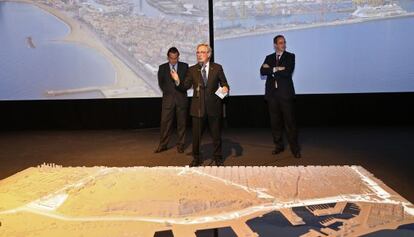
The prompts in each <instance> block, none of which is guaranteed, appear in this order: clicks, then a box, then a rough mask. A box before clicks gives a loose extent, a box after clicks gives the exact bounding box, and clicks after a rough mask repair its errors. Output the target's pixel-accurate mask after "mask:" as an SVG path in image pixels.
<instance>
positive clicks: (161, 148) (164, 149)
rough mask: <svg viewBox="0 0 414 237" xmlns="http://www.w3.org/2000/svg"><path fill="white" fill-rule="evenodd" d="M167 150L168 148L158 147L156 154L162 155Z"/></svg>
mask: <svg viewBox="0 0 414 237" xmlns="http://www.w3.org/2000/svg"><path fill="white" fill-rule="evenodd" d="M166 150H167V147H158V148H157V150H155V151H154V153H160V152H163V151H166Z"/></svg>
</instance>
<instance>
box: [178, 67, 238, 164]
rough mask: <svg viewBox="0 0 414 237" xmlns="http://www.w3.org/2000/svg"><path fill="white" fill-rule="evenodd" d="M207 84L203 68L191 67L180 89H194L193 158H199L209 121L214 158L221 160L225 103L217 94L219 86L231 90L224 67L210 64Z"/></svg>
mask: <svg viewBox="0 0 414 237" xmlns="http://www.w3.org/2000/svg"><path fill="white" fill-rule="evenodd" d="M208 70H209V71H208V80H207V84H206V85H204V81H203V79H202V75H201V66H200V65H199V64H196V65H194V66H191V67H190V68H189V69H188V71H187V74H186V76H185V80H184V82H183V83H180V85H179V87H180V88H181V89H182V90H188V89H189V88H191V87H193V89H194V95H193V99H192V101H191V109H190V115H191V116H192V117H193V156H194V158H195V159H198V158H199V154H200V140H201V136H202V134H203V131H204V127H205V123H206V122H207V121H208V125H209V128H210V135H211V137H212V139H213V143H214V158H215V159H221V158H222V153H221V144H222V141H221V119H222V116H223V101H222V99H221V98H220V97H218V96H217V95H216V94H215V92H216V91H217V89H218V87H219V85H220V86H226V87H227V88H229V89H230V87H229V85H228V83H227V79H226V76H225V75H224V71H223V67H222V66H221V65H220V64H217V63H213V62H210V63H209V69H208Z"/></svg>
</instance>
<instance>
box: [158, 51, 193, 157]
mask: <svg viewBox="0 0 414 237" xmlns="http://www.w3.org/2000/svg"><path fill="white" fill-rule="evenodd" d="M179 56H180V52H179V51H178V49H177V48H175V47H172V48H170V49H169V50H168V52H167V57H168V62H167V63H164V64H162V65H160V66H159V69H158V85H159V86H160V88H161V91H162V111H161V124H160V127H161V134H160V144H159V146H158V148H157V149H156V150H155V152H156V153H159V152H162V151H165V150H167V148H168V142H169V140H170V137H171V133H172V130H173V120H174V117H176V121H177V151H178V153H183V152H184V143H185V128H186V120H187V108H188V98H187V92H186V91H182V90H179V89H178V88H177V87H176V86H175V81H174V79H173V78H172V76H171V75H172V72H174V73H176V74H178V75H179V76H180V78H184V76H185V74H186V73H187V70H188V64H187V63H183V62H179Z"/></svg>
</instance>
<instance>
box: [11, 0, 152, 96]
mask: <svg viewBox="0 0 414 237" xmlns="http://www.w3.org/2000/svg"><path fill="white" fill-rule="evenodd" d="M10 2H17V3H25V4H32V5H34V6H37V7H39V8H41V9H43V10H44V11H46V12H48V13H50V14H52V15H54V16H55V17H57V18H58V19H60V20H61V21H63V22H64V23H66V24H67V25H68V26H69V28H70V33H69V34H68V35H66V36H65V37H64V38H63V39H59V40H62V41H66V42H71V43H79V44H81V45H85V46H87V47H90V48H92V49H94V50H96V51H98V52H99V53H100V54H101V55H103V56H104V57H105V58H106V59H107V60H108V61H109V62H110V63H111V64H112V66H113V67H114V70H115V74H116V78H115V84H113V85H108V86H104V87H85V88H68V89H65V90H52V91H45V93H46V94H47V95H48V96H58V95H63V94H72V93H82V92H89V91H100V92H101V93H102V94H103V95H104V96H105V97H142V96H145V97H147V96H157V95H158V93H157V92H156V91H154V90H153V89H152V88H151V87H150V86H149V85H147V84H146V82H145V81H144V80H143V79H141V78H139V77H138V76H137V75H136V73H135V72H134V71H132V69H131V68H129V67H128V66H127V65H126V64H125V63H124V62H122V61H121V59H119V58H118V57H117V56H116V55H114V53H113V52H112V51H110V50H109V49H108V48H107V47H106V46H105V45H104V44H103V42H102V41H101V40H100V39H99V38H98V37H97V36H96V35H95V34H94V33H93V32H91V31H90V29H88V28H87V26H84V25H82V24H81V23H80V22H79V21H77V20H76V19H73V18H72V17H70V16H68V15H66V14H65V13H64V12H62V11H60V10H58V9H55V8H52V7H49V6H47V5H44V4H41V3H38V2H33V1H29V0H10Z"/></svg>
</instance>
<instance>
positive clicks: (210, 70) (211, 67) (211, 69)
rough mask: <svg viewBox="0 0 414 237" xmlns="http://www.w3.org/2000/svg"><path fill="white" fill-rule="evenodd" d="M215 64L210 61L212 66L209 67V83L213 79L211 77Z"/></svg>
mask: <svg viewBox="0 0 414 237" xmlns="http://www.w3.org/2000/svg"><path fill="white" fill-rule="evenodd" d="M213 70H214V66H213V63H211V62H210V66H209V68H208V77H207V83H209V82H210V81H211V80H210V79H211V77H212V75H213Z"/></svg>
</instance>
